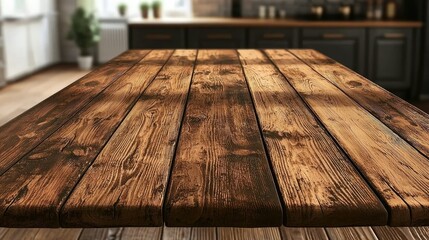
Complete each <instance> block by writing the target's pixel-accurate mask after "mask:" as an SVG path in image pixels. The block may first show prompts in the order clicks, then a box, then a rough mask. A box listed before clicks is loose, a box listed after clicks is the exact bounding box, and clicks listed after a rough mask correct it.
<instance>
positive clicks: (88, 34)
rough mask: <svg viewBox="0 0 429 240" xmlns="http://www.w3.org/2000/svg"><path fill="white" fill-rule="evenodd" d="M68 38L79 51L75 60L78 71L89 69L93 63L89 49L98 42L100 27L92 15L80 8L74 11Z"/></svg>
mask: <svg viewBox="0 0 429 240" xmlns="http://www.w3.org/2000/svg"><path fill="white" fill-rule="evenodd" d="M68 37H69V39H70V40H73V41H74V42H75V43H76V45H77V46H78V47H79V49H80V55H79V57H78V59H77V61H78V64H79V67H80V69H82V70H89V69H91V68H92V65H93V61H94V60H93V56H92V54H91V49H92V48H93V47H94V46H95V45H96V44H97V43H98V42H99V41H100V27H99V24H98V21H97V19H96V18H95V16H94V14H91V13H88V12H87V11H85V9H84V8H82V7H79V8H78V9H76V11H75V13H74V14H73V16H72V24H71V28H70V32H69V35H68Z"/></svg>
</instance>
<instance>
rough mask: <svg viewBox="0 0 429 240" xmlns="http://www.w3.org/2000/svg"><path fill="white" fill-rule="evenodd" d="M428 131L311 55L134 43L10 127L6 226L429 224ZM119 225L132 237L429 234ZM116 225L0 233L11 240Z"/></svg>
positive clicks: (419, 119)
mask: <svg viewBox="0 0 429 240" xmlns="http://www.w3.org/2000/svg"><path fill="white" fill-rule="evenodd" d="M350 82H352V83H350ZM18 111H19V110H18ZM23 126H24V127H23ZM427 126H429V118H428V116H427V115H426V114H424V113H422V112H421V111H419V110H417V109H415V108H414V107H412V106H411V105H409V104H407V103H405V102H403V101H402V100H399V99H398V98H397V97H395V96H393V95H391V94H389V93H387V92H386V91H384V90H383V89H381V88H379V87H378V86H376V85H374V84H372V83H370V82H369V81H368V80H366V79H364V78H362V77H360V76H358V75H357V74H355V73H353V72H352V71H350V70H349V69H346V68H345V67H343V66H341V65H339V64H337V63H335V62H333V61H332V60H330V59H329V58H327V57H325V56H323V55H320V54H319V53H316V52H314V51H311V50H307V51H303V50H299V51H295V50H293V51H286V50H267V51H259V50H240V51H236V50H199V51H197V50H152V51H130V52H127V53H125V54H123V55H121V56H119V57H118V58H116V59H114V60H112V61H111V62H109V63H108V64H107V65H103V66H101V67H99V68H97V69H96V70H94V71H93V72H92V73H90V74H89V75H87V76H85V77H83V78H82V79H81V80H79V81H77V82H75V83H73V84H72V85H70V86H69V87H67V88H65V89H64V90H62V91H60V92H59V93H57V94H55V95H53V96H52V97H51V98H49V99H47V100H45V101H44V102H42V103H40V104H38V105H37V106H35V107H34V108H32V109H30V110H29V111H27V112H26V113H24V114H22V115H21V116H19V117H17V118H16V119H14V120H12V121H10V122H9V123H7V124H6V125H4V126H2V127H0V129H1V131H0V189H1V194H0V226H8V227H59V226H64V227H82V226H83V227H92V226H94V227H127V226H154V227H155V226H162V225H163V224H165V223H166V224H167V225H169V226H186V227H195V226H201V227H212V226H214V227H235V226H239V227H261V226H264V227H279V226H280V225H282V224H285V225H288V226H296V227H308V226H323V227H326V226H331V227H340V226H356V225H385V224H386V223H388V224H390V225H392V226H404V227H405V226H420V225H429V177H428V174H427V169H429V159H428V158H427V152H426V151H427V147H428V145H427V143H428V142H429V139H428V138H429V135H428V128H427ZM119 230H120V231H118V232H117V233H116V234H117V235H118V237H123V239H127V238H128V239H134V238H136V237H137V236H139V235H142V236H145V237H146V238H152V239H160V238H163V239H175V238H176V239H177V238H178V237H181V238H183V239H199V238H202V239H221V238H225V237H227V236H228V237H236V239H249V238H255V239H260V237H261V236H265V238H266V239H288V238H291V237H292V236H296V238H297V239H300V238H301V239H312V238H313V239H317V238H316V236H318V237H319V239H341V237H343V238H344V236H346V237H347V238H349V239H371V238H372V239H389V237H392V238H393V237H398V236H399V237H401V236H402V238H404V237H409V238H411V237H412V238H415V239H427V235H428V231H427V228H423V227H422V228H394V229H391V228H387V227H374V228H369V227H366V228H326V229H323V228H319V229H315V228H309V229H303V228H297V229H293V228H284V227H281V228H268V229H250V230H245V229H233V228H217V229H216V228H166V229H162V228H147V229H146V228H141V229H139V228H124V229H122V228H121V229H119ZM106 234H107V231H105V230H103V229H85V230H82V229H69V230H67V234H65V235H63V232H60V231H58V232H55V231H53V232H49V231H45V230H43V229H39V230H37V229H23V230H18V229H6V230H4V229H0V238H1V237H4V236H6V237H8V238H11V239H16V238H13V237H15V236H18V237H20V239H26V238H28V239H34V238H35V237H36V236H37V235H38V237H37V239H42V238H43V239H49V238H52V237H56V236H63V237H64V239H67V238H68V236H71V237H70V238H69V239H78V238H82V239H91V238H97V237H99V236H106ZM29 235H31V236H32V237H28V236H29ZM168 236H171V238H169V237H168ZM422 236H424V237H422Z"/></svg>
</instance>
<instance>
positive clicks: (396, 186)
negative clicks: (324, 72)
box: [266, 50, 429, 226]
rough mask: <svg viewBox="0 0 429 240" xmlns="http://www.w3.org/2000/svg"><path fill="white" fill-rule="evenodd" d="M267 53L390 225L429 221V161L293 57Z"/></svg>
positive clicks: (273, 52) (281, 52)
mask: <svg viewBox="0 0 429 240" xmlns="http://www.w3.org/2000/svg"><path fill="white" fill-rule="evenodd" d="M266 52H267V54H268V55H269V56H270V57H271V59H272V60H273V61H274V62H275V63H276V64H277V66H278V67H279V69H280V71H281V72H282V73H283V74H284V75H285V76H286V78H287V79H288V81H289V82H290V83H291V84H292V86H293V87H294V88H295V89H296V90H297V91H298V93H299V94H300V95H301V97H302V98H303V99H304V100H305V101H306V103H307V104H308V106H309V108H311V110H312V111H313V112H314V113H315V114H316V115H317V116H318V118H319V119H320V120H321V122H322V123H323V125H324V126H325V127H326V128H327V130H328V131H329V132H330V133H331V135H332V136H333V137H334V138H335V139H336V141H337V142H338V143H339V144H340V145H341V147H342V148H343V149H344V150H345V152H346V153H347V154H348V155H349V157H350V158H351V160H352V161H353V162H354V163H355V165H356V166H357V167H358V168H359V170H360V171H361V173H362V174H363V175H364V177H365V178H366V179H367V180H368V182H369V183H370V184H371V185H372V187H373V188H374V189H375V190H376V191H377V194H378V196H379V197H380V198H381V199H382V201H383V202H384V203H385V205H386V207H387V208H388V210H389V224H390V225H392V226H409V225H421V224H424V223H427V222H429V176H428V175H427V169H429V160H428V159H427V158H425V157H424V156H423V155H422V154H420V153H419V152H418V151H417V150H416V149H415V148H413V147H412V146H410V145H409V144H408V143H407V142H406V141H405V140H403V139H402V138H400V137H399V136H398V135H396V134H395V133H394V132H392V130H390V129H389V128H388V127H387V126H385V125H384V124H383V123H381V122H380V121H379V120H378V119H376V118H375V117H374V116H372V115H371V114H370V113H369V112H367V111H365V110H364V109H362V108H361V107H360V106H359V105H358V104H357V103H356V102H354V101H353V100H352V99H350V98H349V97H348V96H347V95H346V94H344V93H343V92H342V91H340V90H339V89H338V88H336V87H335V86H334V85H333V84H332V83H330V82H329V81H328V80H326V79H325V78H323V77H321V76H320V75H319V74H318V73H316V72H315V71H313V70H312V69H311V68H310V67H309V66H308V65H306V64H305V63H303V62H302V61H300V60H299V59H297V58H296V57H295V56H294V55H292V54H291V53H289V52H287V51H285V50H267V51H266Z"/></svg>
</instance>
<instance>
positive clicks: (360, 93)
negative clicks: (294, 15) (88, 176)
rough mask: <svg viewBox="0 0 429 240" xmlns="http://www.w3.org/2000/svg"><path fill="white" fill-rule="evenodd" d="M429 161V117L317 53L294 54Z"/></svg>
mask: <svg viewBox="0 0 429 240" xmlns="http://www.w3.org/2000/svg"><path fill="white" fill-rule="evenodd" d="M291 52H292V53H293V54H295V55H296V56H297V57H298V58H300V59H301V60H303V61H304V62H306V63H307V64H309V65H310V66H311V67H312V68H313V69H314V70H316V71H317V72H319V73H320V74H321V75H322V76H324V77H325V78H326V79H327V80H329V81H331V82H332V83H333V84H335V85H336V86H337V87H338V88H340V89H341V90H343V91H344V92H345V93H347V95H348V96H349V97H351V98H352V99H354V100H355V101H357V102H358V103H359V104H361V105H362V106H363V107H364V108H365V109H367V110H368V111H369V112H371V113H372V114H373V115H374V116H376V117H377V118H378V119H379V120H380V121H382V122H383V123H384V124H386V125H387V126H388V127H390V128H391V129H392V130H393V131H395V132H396V133H397V134H398V135H399V136H401V137H402V138H404V139H405V140H407V141H408V142H409V143H410V144H411V145H412V146H414V147H415V148H417V149H418V150H419V151H420V152H421V153H423V154H424V155H425V156H426V157H429V131H428V129H429V115H428V114H427V113H425V112H423V111H422V110H420V109H418V108H416V107H415V106H413V105H411V104H410V103H408V102H406V101H404V100H402V99H401V98H399V97H397V96H395V95H394V94H392V93H390V92H388V91H387V90H385V89H383V88H382V87H380V86H378V85H376V84H375V83H373V82H371V81H369V80H367V79H366V78H364V77H362V76H360V75H359V74H357V73H355V72H353V71H352V70H349V69H348V68H346V67H345V66H343V65H341V64H339V63H337V62H335V61H334V60H332V59H330V58H328V57H326V56H324V55H323V54H321V53H319V52H316V51H314V50H293V51H291Z"/></svg>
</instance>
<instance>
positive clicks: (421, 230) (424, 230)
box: [410, 227, 429, 240]
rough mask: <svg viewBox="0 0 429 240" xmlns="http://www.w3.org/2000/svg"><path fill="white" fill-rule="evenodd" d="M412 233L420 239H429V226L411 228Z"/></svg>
mask: <svg viewBox="0 0 429 240" xmlns="http://www.w3.org/2000/svg"><path fill="white" fill-rule="evenodd" d="M410 231H411V234H413V236H414V238H415V239H418V240H429V227H414V228H410Z"/></svg>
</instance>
